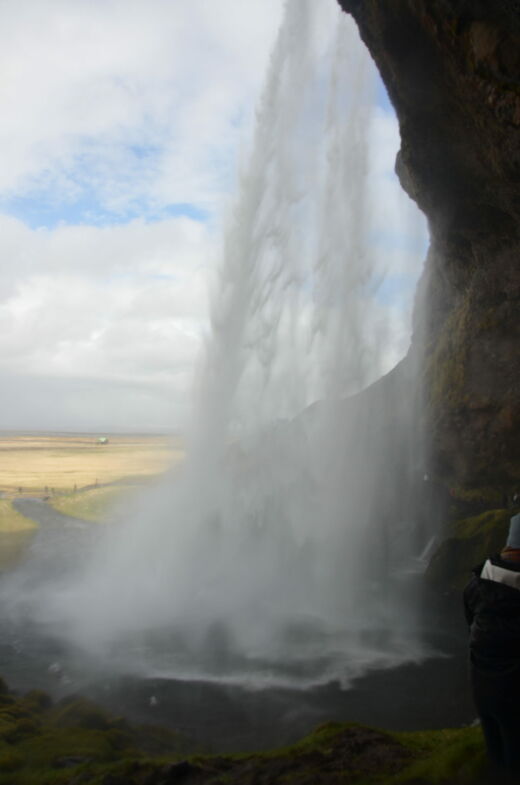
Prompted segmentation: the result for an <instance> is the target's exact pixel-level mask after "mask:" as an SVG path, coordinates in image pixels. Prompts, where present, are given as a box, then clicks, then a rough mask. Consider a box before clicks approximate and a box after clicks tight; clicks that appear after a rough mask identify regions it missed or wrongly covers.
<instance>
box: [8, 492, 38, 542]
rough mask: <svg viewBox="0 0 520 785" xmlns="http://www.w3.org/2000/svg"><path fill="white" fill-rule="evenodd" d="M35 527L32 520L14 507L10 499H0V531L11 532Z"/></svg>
mask: <svg viewBox="0 0 520 785" xmlns="http://www.w3.org/2000/svg"><path fill="white" fill-rule="evenodd" d="M36 528H37V525H36V524H35V523H34V521H31V520H30V519H29V518H26V517H25V515H22V514H21V513H20V512H18V511H17V510H15V509H14V507H13V505H12V502H11V500H10V499H0V533H2V534H11V533H12V532H21V531H27V530H29V529H36Z"/></svg>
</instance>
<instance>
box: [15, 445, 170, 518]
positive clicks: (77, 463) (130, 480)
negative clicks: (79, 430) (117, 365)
mask: <svg viewBox="0 0 520 785" xmlns="http://www.w3.org/2000/svg"><path fill="white" fill-rule="evenodd" d="M183 456H184V446H183V443H182V440H181V439H180V438H179V437H171V436H168V437H167V436H133V435H116V436H109V437H108V441H107V442H106V443H102V442H101V441H100V436H98V435H97V434H79V435H72V434H71V435H68V434H56V435H52V434H0V495H1V496H2V499H1V500H0V532H5V533H8V532H11V533H13V532H15V531H21V530H23V529H27V528H30V527H31V526H33V525H34V524H32V523H31V522H29V521H28V520H27V518H24V517H23V516H22V515H20V514H19V513H18V512H17V511H16V510H15V509H14V508H13V507H12V502H13V501H14V500H16V499H19V498H26V497H33V498H44V499H47V500H48V501H49V503H50V504H51V505H52V506H53V507H55V508H56V509H58V510H60V511H62V512H65V513H67V514H69V515H78V517H85V518H86V519H90V520H98V519H100V518H102V517H103V515H102V513H103V510H104V508H105V507H107V506H108V505H109V504H110V502H111V501H112V499H115V498H117V497H118V496H120V495H121V494H123V493H125V491H128V489H129V488H130V487H131V486H135V485H138V484H140V483H142V482H145V481H146V480H147V479H151V478H152V477H154V476H157V475H159V474H161V473H162V472H165V471H166V470H167V469H168V468H170V467H175V466H176V465H177V464H179V463H180V462H181V461H182V459H183Z"/></svg>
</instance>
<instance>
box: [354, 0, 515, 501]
mask: <svg viewBox="0 0 520 785" xmlns="http://www.w3.org/2000/svg"><path fill="white" fill-rule="evenodd" d="M339 2H340V5H341V6H342V8H343V9H344V10H345V11H348V12H349V13H351V14H352V15H353V17H354V18H355V20H356V22H357V24H358V27H359V29H360V33H361V36H362V38H363V39H364V41H365V43H366V44H367V46H368V48H369V49H370V51H371V53H372V55H373V57H374V59H375V61H376V63H377V65H378V67H379V70H380V72H381V75H382V78H383V80H384V82H385V84H386V86H387V89H388V93H389V95H390V98H391V100H392V102H393V104H394V107H395V109H396V112H397V115H398V118H399V122H400V128H401V140H402V143H401V150H400V152H399V154H398V157H397V161H396V171H397V173H398V175H399V177H400V180H401V183H402V185H403V187H404V188H405V190H406V191H407V192H408V193H409V194H410V195H411V197H412V198H413V199H415V201H416V202H417V204H418V205H419V206H420V208H421V209H422V210H423V211H424V213H425V214H426V216H427V218H428V220H429V225H430V233H431V246H430V250H429V252H428V258H427V263H426V266H425V271H424V274H423V278H422V281H421V283H420V289H421V290H422V291H423V293H424V295H425V302H426V304H427V307H426V309H423V308H421V309H417V311H416V316H415V325H414V327H415V335H414V340H413V344H412V350H413V351H415V352H416V353H419V354H420V355H421V356H422V359H423V362H424V380H425V390H426V401H427V406H426V412H427V419H428V426H429V429H430V432H431V434H432V446H433V460H434V464H435V468H436V470H437V472H438V473H439V475H440V476H442V477H443V478H444V479H445V480H446V482H448V483H449V484H452V485H457V486H463V487H466V488H471V487H483V486H495V487H497V486H500V487H501V488H503V489H504V490H505V491H509V492H511V491H512V490H514V489H518V490H520V427H519V426H520V383H519V377H520V359H519V358H520V349H519V343H520V342H519V337H520V307H519V306H520V266H519V261H520V2H519V1H518V0H481V1H480V2H479V0H391V2H390V1H389V0H339ZM517 486H518V487H517Z"/></svg>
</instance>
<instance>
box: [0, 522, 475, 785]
mask: <svg viewBox="0 0 520 785" xmlns="http://www.w3.org/2000/svg"><path fill="white" fill-rule="evenodd" d="M483 525H487V524H486V523H483ZM470 529H471V527H470ZM0 714H1V716H2V720H3V722H4V724H5V727H6V728H7V727H9V728H10V729H11V731H14V734H13V735H12V736H11V737H10V740H8V739H7V737H6V736H5V735H4V736H1V735H0V785H66V784H67V785H69V784H70V783H76V782H77V783H79V782H81V783H82V785H106V783H108V782H111V783H113V784H115V783H124V785H143V783H147V785H159V783H164V782H170V781H171V782H176V781H182V778H184V779H186V781H190V782H197V783H199V785H204V783H208V785H210V783H211V784H212V785H225V784H226V783H227V785H253V783H279V784H280V785H283V784H284V783H285V785H291V784H292V785H317V784H318V783H321V784H323V785H328V784H330V785H339V783H348V784H349V785H406V783H409V785H411V783H420V782H422V783H432V785H435V784H437V785H448V783H449V784H450V785H469V783H473V782H475V781H476V779H477V777H478V775H479V773H480V771H481V770H482V768H483V765H484V752H483V744H482V739H481V734H480V729H476V728H463V729H457V730H444V731H428V732H420V733H387V732H384V731H380V730H376V729H374V728H367V727H364V726H361V725H357V724H355V723H349V724H344V723H328V724H326V725H322V726H320V727H319V728H317V729H316V730H315V731H314V732H313V733H311V734H309V735H308V736H306V737H305V738H304V739H302V740H301V741H300V742H298V743H297V744H294V745H292V746H290V747H286V748H283V749H277V750H271V751H268V752H265V753H259V754H247V755H228V756H196V757H191V758H188V759H186V758H185V753H186V750H182V748H181V745H180V740H179V737H178V736H177V735H176V734H174V733H172V732H171V731H168V730H165V729H163V728H159V729H157V728H156V729H154V728H145V729H143V728H135V727H132V726H130V725H129V724H128V723H126V722H125V721H124V720H121V719H118V718H117V717H113V716H111V715H110V714H107V713H106V712H104V711H103V710H102V709H100V708H99V707H97V706H96V705H95V704H93V703H92V702H91V701H88V700H84V699H82V698H79V697H77V696H76V697H73V698H71V699H69V700H66V701H61V702H60V703H58V704H57V705H56V706H52V705H51V703H50V699H49V698H48V696H46V695H45V693H41V692H37V691H33V692H32V693H28V694H27V695H26V696H25V697H16V696H13V695H7V694H6V693H3V694H2V693H0ZM7 735H8V736H9V733H8V734H7ZM150 755H153V757H149V756H150ZM179 755H182V760H181V761H179V757H178V756H179Z"/></svg>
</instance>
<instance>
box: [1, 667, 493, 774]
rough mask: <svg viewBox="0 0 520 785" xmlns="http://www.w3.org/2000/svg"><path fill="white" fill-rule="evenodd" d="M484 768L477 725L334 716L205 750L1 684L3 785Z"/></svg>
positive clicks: (80, 704) (78, 702) (92, 709)
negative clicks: (270, 741) (414, 726)
mask: <svg viewBox="0 0 520 785" xmlns="http://www.w3.org/2000/svg"><path fill="white" fill-rule="evenodd" d="M483 769H484V751H483V745H482V740H481V734H480V730H479V729H477V728H462V729H458V730H441V731H428V732H419V733H385V732H383V731H379V730H375V729H373V728H366V727H363V726H360V725H355V724H340V723H330V724H328V725H324V726H321V727H320V728H318V729H317V730H316V731H315V732H314V733H312V734H311V735H310V736H308V737H306V738H305V739H303V740H302V741H301V742H299V743H298V744H295V745H293V746H292V747H287V748H284V749H278V750H273V751H270V752H265V753H258V754H245V755H225V756H224V755H218V756H215V755H213V756H203V755H200V754H199V755H196V754H194V748H193V745H190V743H189V742H188V741H187V740H183V739H182V738H181V737H180V736H179V735H178V734H176V733H174V732H172V731H169V730H165V729H162V728H150V727H132V726H131V725H129V724H128V723H127V722H126V721H125V720H123V719H121V718H116V717H113V716H110V715H109V714H107V713H106V712H104V711H103V710H101V709H100V708H99V707H97V706H96V705H95V704H93V703H91V702H90V701H87V700H84V699H82V698H79V697H77V696H73V697H71V698H68V699H64V700H62V701H60V702H59V703H57V704H55V705H53V703H52V701H51V699H50V698H49V696H47V695H46V694H45V693H42V692H39V691H33V692H30V693H28V694H27V695H25V696H22V697H20V696H15V695H12V694H10V693H9V692H8V690H7V688H6V687H5V685H4V684H3V683H2V682H0V783H1V784H2V785H168V784H169V783H172V784H173V783H178V782H182V783H183V784H184V785H190V783H191V784H192V785H204V784H205V783H207V784H208V785H210V784H211V785H262V784H265V785H269V784H270V783H280V784H282V783H287V785H290V784H292V785H339V783H345V785H347V784H349V785H420V784H421V783H423V784H424V785H425V784H426V783H432V785H448V783H449V785H470V783H471V785H475V783H477V782H479V781H480V780H479V776H480V774H481V773H482V772H483Z"/></svg>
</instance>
